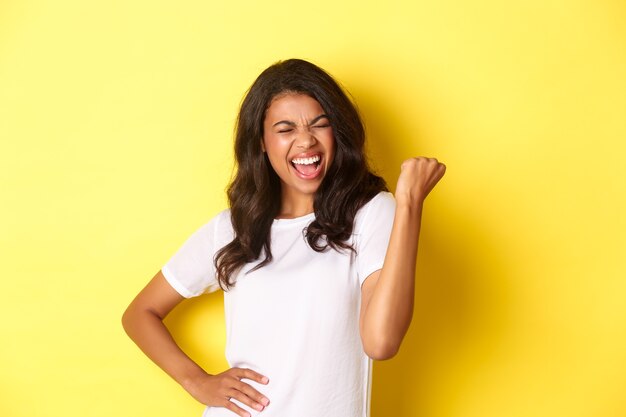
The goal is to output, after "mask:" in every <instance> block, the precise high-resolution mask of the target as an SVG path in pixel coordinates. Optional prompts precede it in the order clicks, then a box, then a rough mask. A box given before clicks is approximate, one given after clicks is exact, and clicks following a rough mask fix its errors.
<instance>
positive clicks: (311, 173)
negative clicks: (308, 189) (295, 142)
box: [291, 155, 322, 180]
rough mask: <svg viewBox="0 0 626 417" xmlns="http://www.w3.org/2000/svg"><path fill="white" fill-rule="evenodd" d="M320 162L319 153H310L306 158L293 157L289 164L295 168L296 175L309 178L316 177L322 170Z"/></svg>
mask: <svg viewBox="0 0 626 417" xmlns="http://www.w3.org/2000/svg"><path fill="white" fill-rule="evenodd" d="M321 162H322V157H321V155H312V156H309V157H306V158H293V159H292V160H291V166H293V168H294V169H295V171H296V175H297V176H298V177H300V178H302V179H306V180H311V179H315V178H317V177H318V176H319V175H320V173H321V172H322V169H321V166H322V163H321Z"/></svg>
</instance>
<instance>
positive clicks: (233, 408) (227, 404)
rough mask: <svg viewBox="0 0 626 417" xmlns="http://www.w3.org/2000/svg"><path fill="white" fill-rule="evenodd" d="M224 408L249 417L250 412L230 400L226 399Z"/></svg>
mask: <svg viewBox="0 0 626 417" xmlns="http://www.w3.org/2000/svg"><path fill="white" fill-rule="evenodd" d="M224 408H228V409H229V410H230V411H232V412H233V413H235V414H238V415H240V416H241V417H250V413H248V412H247V411H246V410H244V409H243V408H241V407H239V406H238V405H237V404H235V403H234V402H232V401H230V400H226V401H225V402H224Z"/></svg>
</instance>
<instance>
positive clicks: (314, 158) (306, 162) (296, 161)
mask: <svg viewBox="0 0 626 417" xmlns="http://www.w3.org/2000/svg"><path fill="white" fill-rule="evenodd" d="M319 160H320V156H319V155H315V156H312V157H310V158H295V159H292V160H291V162H293V163H294V164H301V165H311V164H314V163H316V162H318V161H319Z"/></svg>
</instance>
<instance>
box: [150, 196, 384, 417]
mask: <svg viewBox="0 0 626 417" xmlns="http://www.w3.org/2000/svg"><path fill="white" fill-rule="evenodd" d="M394 214H395V200H394V198H393V195H392V194H391V193H388V192H381V193H379V194H378V195H377V196H375V197H374V198H373V199H372V200H370V201H369V202H368V203H367V204H366V205H365V206H363V207H362V208H361V209H360V210H359V211H358V213H357V215H356V218H355V224H354V231H353V235H352V240H351V243H352V245H353V247H354V248H355V249H356V255H354V254H353V253H352V252H341V253H340V252H337V251H335V250H333V249H328V250H327V251H325V252H323V253H319V252H315V251H314V250H313V249H311V247H310V246H309V245H308V243H307V242H306V239H305V238H304V233H303V230H304V229H305V228H306V227H307V225H308V224H309V223H310V222H311V221H313V219H314V218H315V214H314V213H311V214H308V215H305V216H303V217H298V218H294V219H277V220H274V223H273V225H272V229H271V248H272V255H273V260H272V262H271V263H269V264H268V265H266V266H264V267H262V268H260V269H258V270H256V271H254V272H251V273H249V274H246V272H247V271H249V270H250V269H252V268H253V267H254V265H256V264H257V263H258V262H260V261H255V262H252V263H250V264H246V265H245V266H244V267H243V268H242V270H241V271H240V273H239V274H238V275H237V277H236V283H235V286H234V287H233V288H232V289H231V290H228V291H226V292H224V308H225V317H226V332H227V338H226V340H227V342H226V359H227V360H228V363H229V364H230V366H231V367H241V368H250V369H253V370H255V371H257V372H259V373H261V374H262V375H265V376H267V377H268V378H269V380H270V381H269V384H267V385H262V384H258V383H256V382H254V381H250V380H247V379H245V380H244V382H247V383H249V384H250V385H252V386H253V387H254V388H255V389H257V390H258V391H259V392H261V393H262V394H264V395H265V396H266V397H267V398H269V400H270V404H269V405H268V406H267V407H266V408H265V410H263V411H262V412H259V411H256V410H254V409H251V408H249V407H247V406H245V405H243V404H241V403H239V402H237V401H236V400H232V401H234V402H235V403H236V404H238V405H239V406H241V407H242V408H244V409H245V410H247V411H248V412H250V414H251V415H252V416H256V415H260V416H262V417H367V416H369V397H370V387H371V385H370V384H371V367H372V363H371V360H370V358H369V357H368V356H367V355H366V354H365V352H364V351H363V345H362V342H361V338H360V333H359V309H360V304H361V292H360V290H361V285H362V284H363V282H364V281H365V279H366V278H367V277H368V276H369V275H370V274H371V273H372V272H375V271H377V270H379V269H380V268H382V265H383V260H384V257H385V253H386V251H387V245H388V243H389V235H390V233H391V226H392V223H393V218H394ZM232 239H233V229H232V225H231V221H230V211H229V210H224V211H222V212H221V213H219V214H218V215H217V216H216V217H214V218H213V219H212V220H211V221H210V222H208V223H207V224H205V225H204V226H202V227H201V228H200V229H198V230H197V231H196V232H195V233H194V234H193V235H191V237H189V239H188V240H187V241H186V242H185V243H184V244H183V246H182V247H181V248H180V249H179V250H178V252H176V253H175V254H174V256H173V257H172V258H171V259H170V260H169V261H168V262H167V263H166V264H165V265H164V266H163V268H162V272H163V275H164V276H165V278H166V279H167V281H168V282H169V283H170V285H172V287H173V288H174V289H175V290H176V291H178V292H179V293H180V294H181V295H182V296H184V297H193V296H197V295H200V294H202V293H207V292H211V291H215V290H217V289H219V286H218V284H217V280H216V273H215V267H214V264H213V257H214V255H215V253H216V252H217V250H219V249H220V248H221V247H223V246H224V245H226V244H228V243H229V242H230V241H232ZM261 258H263V257H261ZM234 416H235V414H234V413H233V412H231V411H230V410H228V409H226V408H221V407H207V409H206V410H205V412H204V417H234Z"/></svg>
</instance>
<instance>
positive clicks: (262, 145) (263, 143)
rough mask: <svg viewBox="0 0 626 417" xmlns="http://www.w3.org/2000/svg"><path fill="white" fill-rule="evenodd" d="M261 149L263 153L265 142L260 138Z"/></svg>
mask: <svg viewBox="0 0 626 417" xmlns="http://www.w3.org/2000/svg"><path fill="white" fill-rule="evenodd" d="M261 150H262V151H263V153H265V142H264V141H263V139H261Z"/></svg>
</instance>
